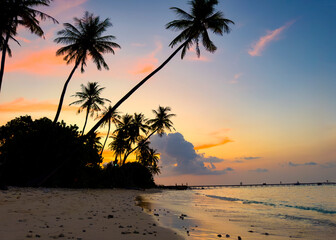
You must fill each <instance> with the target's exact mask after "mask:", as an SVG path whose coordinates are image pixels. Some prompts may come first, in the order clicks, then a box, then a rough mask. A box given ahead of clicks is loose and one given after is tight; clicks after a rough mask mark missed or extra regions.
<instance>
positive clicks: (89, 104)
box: [70, 82, 111, 135]
mask: <svg viewBox="0 0 336 240" xmlns="http://www.w3.org/2000/svg"><path fill="white" fill-rule="evenodd" d="M81 88H82V91H81V92H76V94H74V95H72V97H77V98H79V100H77V101H74V102H72V103H70V105H73V104H82V105H81V106H80V107H79V109H78V113H81V112H82V111H83V110H84V109H86V116H85V122H84V127H83V131H82V135H83V134H84V130H85V127H86V123H87V120H88V117H89V114H90V115H91V117H93V115H94V114H95V113H97V116H98V112H99V111H100V110H101V109H100V106H103V105H104V104H105V102H111V101H110V100H108V99H106V98H101V97H100V94H101V92H102V91H103V90H104V89H105V88H104V87H100V86H99V85H98V83H97V82H88V83H87V86H84V85H83V84H81Z"/></svg>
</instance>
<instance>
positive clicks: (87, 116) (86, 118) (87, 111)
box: [82, 106, 90, 136]
mask: <svg viewBox="0 0 336 240" xmlns="http://www.w3.org/2000/svg"><path fill="white" fill-rule="evenodd" d="M89 113H90V106H88V108H87V109H86V117H85V122H84V127H83V131H82V136H83V135H84V129H85V127H86V124H87V120H88V118H89Z"/></svg>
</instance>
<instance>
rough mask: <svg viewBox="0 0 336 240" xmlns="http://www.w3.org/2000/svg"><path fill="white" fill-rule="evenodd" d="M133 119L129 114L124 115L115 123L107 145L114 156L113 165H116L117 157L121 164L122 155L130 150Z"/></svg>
mask: <svg viewBox="0 0 336 240" xmlns="http://www.w3.org/2000/svg"><path fill="white" fill-rule="evenodd" d="M132 120H133V117H132V116H131V115H129V114H125V115H123V116H122V117H121V118H120V121H119V122H118V123H117V129H116V130H115V131H114V132H113V135H112V139H113V140H112V142H111V143H110V144H109V147H110V149H111V150H112V151H114V155H115V164H117V163H118V162H119V161H118V157H119V159H120V162H122V158H121V157H122V155H123V154H124V153H125V152H126V151H129V150H130V149H131V145H132V143H131V141H132V135H131V125H132Z"/></svg>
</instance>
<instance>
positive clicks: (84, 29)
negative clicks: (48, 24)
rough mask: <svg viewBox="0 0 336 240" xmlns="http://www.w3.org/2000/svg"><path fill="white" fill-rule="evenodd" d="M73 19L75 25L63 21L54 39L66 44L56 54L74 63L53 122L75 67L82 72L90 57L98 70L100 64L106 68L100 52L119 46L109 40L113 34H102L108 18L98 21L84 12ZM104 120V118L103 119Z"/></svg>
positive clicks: (106, 26) (97, 18) (107, 23)
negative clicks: (79, 17)
mask: <svg viewBox="0 0 336 240" xmlns="http://www.w3.org/2000/svg"><path fill="white" fill-rule="evenodd" d="M74 21H75V26H74V25H71V24H70V23H65V24H64V27H65V28H64V29H63V30H61V31H59V32H57V35H59V36H60V37H58V38H56V39H55V42H56V43H63V44H68V45H67V46H65V47H62V48H60V49H58V50H57V52H56V55H57V56H59V55H65V57H64V58H63V59H64V60H65V61H66V63H67V64H70V63H72V62H74V63H75V65H74V67H73V69H72V71H71V72H70V75H69V77H68V79H67V80H66V81H65V84H64V87H63V90H62V94H61V97H60V101H59V104H58V108H57V113H56V116H55V119H54V123H55V122H57V120H58V117H59V115H60V113H61V109H62V105H63V100H64V96H65V92H66V89H67V87H68V84H69V82H70V80H71V78H72V75H73V74H74V72H75V71H76V69H77V67H78V66H81V72H82V73H83V72H84V67H85V66H86V61H87V59H88V58H89V57H90V58H92V60H93V62H94V63H95V64H96V66H97V69H98V70H101V68H102V66H103V67H104V68H105V69H107V70H108V69H109V67H108V66H107V64H106V62H105V60H104V58H103V56H102V54H103V53H109V52H111V53H113V54H114V49H113V48H120V46H119V45H118V44H117V43H115V42H112V41H111V40H113V39H115V37H114V36H112V35H107V36H102V34H103V33H104V32H105V31H106V30H107V28H108V27H110V26H112V23H111V22H110V20H109V19H108V18H107V19H105V20H104V21H100V18H99V17H95V16H93V14H91V13H88V12H85V14H84V17H83V18H81V19H78V18H74ZM112 112H113V111H112ZM106 118H107V116H106ZM105 120H106V119H104V120H103V121H105Z"/></svg>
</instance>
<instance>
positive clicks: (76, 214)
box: [0, 188, 183, 240]
mask: <svg viewBox="0 0 336 240" xmlns="http://www.w3.org/2000/svg"><path fill="white" fill-rule="evenodd" d="M141 193H144V192H143V191H135V190H114V189H113V190H108V189H103V190H95V189H79V190H72V189H44V188H39V189H34V188H10V189H9V190H8V191H0V239H4V240H11V239H17V240H21V239H28V238H29V239H30V238H31V239H76V240H85V239H100V240H104V239H136V240H141V239H144V240H145V239H160V240H161V239H163V240H165V239H170V240H174V239H177V240H179V239H183V238H182V237H180V236H178V235H177V234H176V233H175V232H173V231H172V230H170V229H166V228H163V227H160V226H158V224H157V223H156V222H155V220H154V219H153V217H152V216H150V215H148V214H146V213H145V212H144V211H143V210H142V208H141V207H139V206H136V205H135V198H136V197H137V196H138V195H140V194H141Z"/></svg>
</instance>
